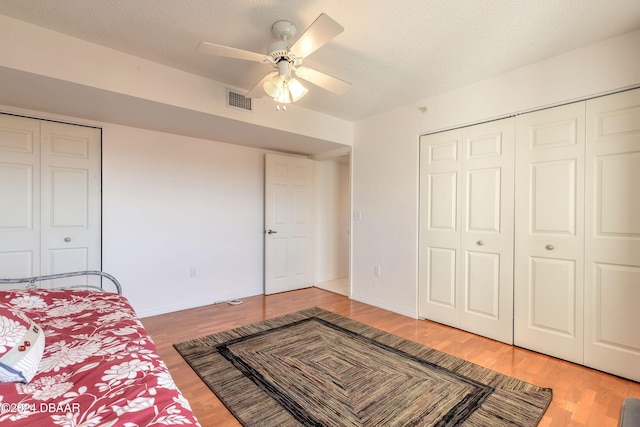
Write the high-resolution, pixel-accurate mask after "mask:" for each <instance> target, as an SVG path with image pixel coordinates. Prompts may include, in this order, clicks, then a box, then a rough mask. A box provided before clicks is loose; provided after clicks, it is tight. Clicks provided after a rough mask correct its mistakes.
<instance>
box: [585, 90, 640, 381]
mask: <svg viewBox="0 0 640 427" xmlns="http://www.w3.org/2000/svg"><path fill="white" fill-rule="evenodd" d="M586 164H587V171H586V180H587V183H588V185H587V192H586V208H587V209H586V224H587V227H586V236H585V237H586V245H585V246H586V257H585V260H586V267H585V280H586V282H585V283H586V288H585V310H586V316H585V318H586V319H587V320H586V323H585V364H586V365H588V366H591V367H594V368H596V369H601V370H603V371H607V372H611V373H614V374H616V375H620V376H623V377H626V378H631V379H633V380H635V381H640V370H638V366H640V335H639V334H638V332H637V328H638V325H640V309H639V308H638V301H640V90H638V89H637V90H634V91H629V92H623V93H619V94H615V95H610V96H606V97H602V98H597V99H593V100H590V101H587V163H586Z"/></svg>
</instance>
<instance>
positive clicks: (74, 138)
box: [41, 121, 101, 284]
mask: <svg viewBox="0 0 640 427" xmlns="http://www.w3.org/2000/svg"><path fill="white" fill-rule="evenodd" d="M41 137H42V153H41V154H42V188H41V192H42V229H41V234H42V239H41V241H42V246H41V251H42V252H41V253H42V255H41V256H42V270H41V271H42V274H54V273H64V272H68V271H80V270H100V269H101V244H100V238H101V208H100V193H101V191H100V188H101V184H100V181H101V178H100V139H101V135H100V129H96V128H90V127H85V126H74V125H69V124H64V123H56V122H48V121H43V122H42V125H41ZM75 279H76V282H77V283H81V281H86V280H87V278H81V277H78V278H75ZM95 279H96V280H98V278H95ZM72 281H73V279H65V283H66V284H70V283H71V282H72Z"/></svg>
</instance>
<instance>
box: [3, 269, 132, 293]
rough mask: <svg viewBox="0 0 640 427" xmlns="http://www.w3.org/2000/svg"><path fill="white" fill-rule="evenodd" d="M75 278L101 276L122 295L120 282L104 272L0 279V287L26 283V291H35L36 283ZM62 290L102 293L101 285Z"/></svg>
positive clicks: (79, 286)
mask: <svg viewBox="0 0 640 427" xmlns="http://www.w3.org/2000/svg"><path fill="white" fill-rule="evenodd" d="M76 276H102V277H104V278H107V279H109V280H110V281H111V282H112V283H113V284H114V286H115V287H116V292H118V294H122V286H120V282H118V280H117V279H116V278H115V277H113V276H112V275H110V274H109V273H105V272H104V271H72V272H69V273H59V274H47V275H45V276H35V277H24V278H19V279H0V285H7V284H18V283H27V289H37V288H38V285H36V282H42V281H44V280H54V279H64V278H66V277H76ZM63 288H64V289H73V288H80V289H97V290H99V291H104V290H105V289H104V288H103V286H102V284H100V286H96V285H88V284H87V285H72V286H63Z"/></svg>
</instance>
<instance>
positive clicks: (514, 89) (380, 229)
mask: <svg viewBox="0 0 640 427" xmlns="http://www.w3.org/2000/svg"><path fill="white" fill-rule="evenodd" d="M638 46H640V31H634V32H631V33H628V34H625V35H622V36H619V37H616V38H613V39H610V40H606V41H604V42H601V43H597V44H594V45H591V46H587V47H585V48H581V49H578V50H575V51H572V52H569V53H567V54H563V55H560V56H557V57H554V58H551V59H549V60H546V61H542V62H539V63H535V64H532V65H530V66H527V67H524V68H521V69H518V70H514V71H512V72H509V73H506V74H503V75H500V76H497V77H495V78H492V79H488V80H485V81H481V82H478V83H476V84H473V85H470V86H467V87H463V88H460V89H458V90H455V91H451V92H448V93H445V94H442V95H438V96H434V97H432V98H428V99H425V100H422V101H420V102H417V103H416V104H415V105H410V106H406V107H403V108H399V109H396V110H393V111H390V112H388V113H385V114H381V115H379V116H376V117H372V118H369V119H366V120H362V121H360V122H358V123H356V125H355V131H354V143H353V164H352V167H353V171H352V176H353V189H352V191H353V210H354V211H361V215H362V219H361V220H360V221H354V222H353V247H352V258H353V260H352V271H351V277H352V279H351V280H352V297H353V298H354V299H357V300H360V301H364V302H368V303H371V304H374V305H377V306H380V307H384V308H387V309H389V310H393V311H396V312H399V313H403V314H407V315H410V316H417V274H418V271H417V268H418V267H417V265H418V264H417V260H418V256H419V254H418V249H417V248H418V245H417V238H418V168H419V164H418V157H419V156H418V153H419V151H418V150H419V145H418V137H419V135H420V134H423V133H428V132H431V131H434V130H442V129H447V128H452V127H457V126H462V125H467V124H471V123H477V122H480V121H484V120H489V119H493V118H497V117H503V116H507V115H510V114H514V113H518V112H524V111H527V110H533V109H537V108H540V107H545V106H551V105H557V104H560V103H565V102H570V101H574V100H577V99H581V98H587V97H592V96H595V95H600V94H604V93H606V92H610V91H615V90H619V89H623V88H628V87H631V86H635V85H640V54H639V52H640V50H639V48H638ZM419 106H427V107H428V111H427V112H426V113H424V114H423V113H421V112H419V111H418V107H419ZM376 265H379V266H381V275H380V276H379V277H376V276H375V275H374V266H376Z"/></svg>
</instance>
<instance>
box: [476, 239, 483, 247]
mask: <svg viewBox="0 0 640 427" xmlns="http://www.w3.org/2000/svg"><path fill="white" fill-rule="evenodd" d="M476 244H477V245H478V246H482V245H484V240H478V241H477V242H476Z"/></svg>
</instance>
